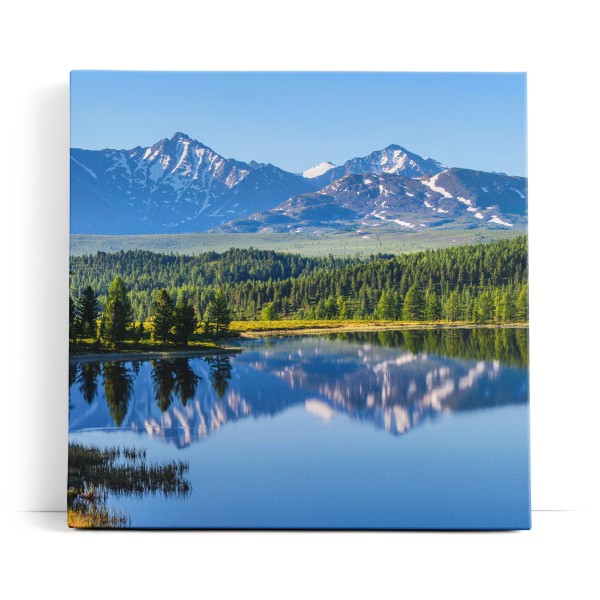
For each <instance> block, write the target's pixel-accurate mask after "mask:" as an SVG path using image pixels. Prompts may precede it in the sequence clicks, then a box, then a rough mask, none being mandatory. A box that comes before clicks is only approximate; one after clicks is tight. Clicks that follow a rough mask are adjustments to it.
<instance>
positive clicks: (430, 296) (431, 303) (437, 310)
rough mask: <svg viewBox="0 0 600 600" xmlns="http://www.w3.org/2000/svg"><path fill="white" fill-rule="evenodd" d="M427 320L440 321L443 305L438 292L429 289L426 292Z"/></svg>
mask: <svg viewBox="0 0 600 600" xmlns="http://www.w3.org/2000/svg"><path fill="white" fill-rule="evenodd" d="M424 316H425V320H426V321H439V320H440V319H441V318H442V307H441V305H440V301H439V299H438V297H437V294H436V293H435V292H434V291H433V290H431V289H428V290H427V292H425V315H424Z"/></svg>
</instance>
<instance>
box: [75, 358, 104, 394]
mask: <svg viewBox="0 0 600 600" xmlns="http://www.w3.org/2000/svg"><path fill="white" fill-rule="evenodd" d="M99 376H100V363H98V362H95V361H91V362H82V363H81V365H79V370H78V373H77V379H76V381H77V383H78V384H79V391H80V392H81V395H82V396H83V398H84V400H85V401H86V402H87V403H88V404H91V403H92V402H93V401H94V398H95V397H96V394H97V392H98V377H99Z"/></svg>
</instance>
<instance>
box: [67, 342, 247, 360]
mask: <svg viewBox="0 0 600 600" xmlns="http://www.w3.org/2000/svg"><path fill="white" fill-rule="evenodd" d="M241 351H242V349H241V348H237V347H235V346H224V347H221V348H217V347H215V348H203V349H198V350H181V349H177V350H148V351H139V352H138V351H133V352H127V351H125V352H118V351H115V352H89V353H88V352H85V353H83V352H82V353H81V354H73V353H71V352H69V362H87V361H96V360H104V361H110V360H148V359H152V358H185V357H187V356H211V355H215V354H239V353H240V352H241Z"/></svg>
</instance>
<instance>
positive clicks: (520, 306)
mask: <svg viewBox="0 0 600 600" xmlns="http://www.w3.org/2000/svg"><path fill="white" fill-rule="evenodd" d="M516 312H517V320H518V321H521V322H526V321H528V320H529V290H528V288H527V286H526V285H524V286H523V287H522V288H521V292H520V293H519V297H518V298H517V310H516Z"/></svg>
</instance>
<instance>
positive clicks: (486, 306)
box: [475, 290, 494, 323]
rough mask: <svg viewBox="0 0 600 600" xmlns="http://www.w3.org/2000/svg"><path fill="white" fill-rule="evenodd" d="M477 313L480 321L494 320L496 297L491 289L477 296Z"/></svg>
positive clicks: (488, 321)
mask: <svg viewBox="0 0 600 600" xmlns="http://www.w3.org/2000/svg"><path fill="white" fill-rule="evenodd" d="M475 313H476V321H477V322H478V323H490V322H491V321H493V320H494V297H493V296H492V293H491V292H490V291H489V290H484V291H483V292H482V293H481V294H480V295H479V298H477V302H476V309H475Z"/></svg>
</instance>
